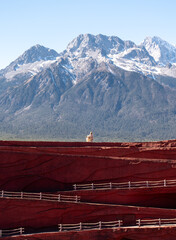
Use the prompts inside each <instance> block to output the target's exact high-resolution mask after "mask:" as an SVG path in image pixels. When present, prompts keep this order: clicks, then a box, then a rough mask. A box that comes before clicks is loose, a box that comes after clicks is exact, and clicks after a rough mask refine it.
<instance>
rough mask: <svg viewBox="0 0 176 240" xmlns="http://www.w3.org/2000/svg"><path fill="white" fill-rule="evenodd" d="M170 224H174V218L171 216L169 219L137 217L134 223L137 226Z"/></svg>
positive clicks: (175, 220) (175, 219) (175, 221)
mask: <svg viewBox="0 0 176 240" xmlns="http://www.w3.org/2000/svg"><path fill="white" fill-rule="evenodd" d="M168 224H169V225H170V224H176V218H171V219H161V218H159V219H138V220H136V225H137V226H139V227H140V226H146V225H157V226H161V225H168Z"/></svg>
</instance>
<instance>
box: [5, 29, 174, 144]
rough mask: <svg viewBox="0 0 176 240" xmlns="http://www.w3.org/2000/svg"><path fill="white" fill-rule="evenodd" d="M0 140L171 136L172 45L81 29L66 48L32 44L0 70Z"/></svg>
mask: <svg viewBox="0 0 176 240" xmlns="http://www.w3.org/2000/svg"><path fill="white" fill-rule="evenodd" d="M0 111H1V115H0V121H1V124H0V130H1V135H2V138H4V139H7V138H17V139H19V138H20V139H41V140H44V139H47V140H48V139H50V140H81V141H84V140H85V137H86V135H87V134H88V133H89V132H90V131H93V133H94V138H95V141H96V140H97V141H142V140H161V139H170V138H176V127H175V126H176V48H175V46H173V45H171V44H169V43H167V42H166V41H164V40H162V39H161V38H159V37H153V38H151V37H147V38H145V39H144V41H143V42H142V43H141V44H140V45H136V44H135V43H133V42H132V41H123V40H122V39H120V38H118V37H116V36H105V35H101V34H99V35H96V36H94V35H91V34H81V35H79V36H78V37H77V38H75V39H73V41H71V42H70V43H69V44H68V46H67V48H66V50H64V51H63V52H61V53H57V52H56V51H55V50H53V49H49V48H46V47H44V46H41V45H35V46H33V47H31V48H30V49H29V50H27V51H25V52H24V54H22V55H21V56H20V57H19V58H17V59H16V60H15V61H13V62H12V63H11V64H10V65H9V66H7V67H6V68H5V69H2V70H0Z"/></svg>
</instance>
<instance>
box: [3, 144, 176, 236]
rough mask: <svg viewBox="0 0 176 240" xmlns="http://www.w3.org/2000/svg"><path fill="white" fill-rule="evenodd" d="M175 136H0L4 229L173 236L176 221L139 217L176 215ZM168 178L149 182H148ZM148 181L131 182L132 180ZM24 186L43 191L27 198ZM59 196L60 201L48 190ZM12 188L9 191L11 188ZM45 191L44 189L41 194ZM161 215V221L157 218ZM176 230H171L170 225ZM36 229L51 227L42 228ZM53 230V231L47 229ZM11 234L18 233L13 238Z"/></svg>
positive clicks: (36, 234) (52, 234) (35, 190)
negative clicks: (83, 226)
mask: <svg viewBox="0 0 176 240" xmlns="http://www.w3.org/2000/svg"><path fill="white" fill-rule="evenodd" d="M175 148H176V141H175V140H171V141H163V142H162V141H161V142H153V143H152V142H143V143H140V142H138V143H137V142H136V143H120V142H119V143H85V142H84V143H83V142H15V141H14V142H10V141H1V142H0V158H1V161H0V169H1V174H0V190H5V191H14V194H15V192H17V191H18V192H19V193H20V194H21V195H20V198H19V197H17V196H14V194H13V196H8V195H5V194H4V193H3V192H2V191H0V196H1V197H0V229H13V228H18V227H24V228H25V233H35V234H33V235H26V236H20V238H19V237H18V236H17V237H13V239H14V238H15V239H23V238H24V237H25V238H24V239H31V240H32V239H34V238H37V239H56V240H57V239H60V240H72V239H90V238H91V237H92V239H95V240H99V239H101V240H106V239H119V240H122V239H141V234H144V233H145V237H144V238H143V239H147V238H149V237H150V238H151V239H157V238H158V239H159V238H162V239H166V240H167V239H168V236H170V235H169V234H171V235H172V236H175V235H176V231H175V225H170V228H168V226H167V225H166V226H165V225H161V228H160V230H159V229H158V226H157V225H154V226H150V227H148V226H147V225H145V224H144V226H142V227H141V228H139V227H136V223H137V220H138V219H145V220H152V219H173V218H175V216H176V210H175V209H176V204H175V202H176V201H175V200H176V186H175V185H174V184H172V185H169V184H168V183H167V181H166V182H164V180H175V164H176V157H175V156H176V154H175V151H176V149H175ZM153 180H155V181H161V182H162V183H163V184H162V185H160V186H158V185H156V186H155V185H153V186H152V187H151V186H150V181H153ZM128 181H130V182H131V184H130V188H129V187H127V188H125V189H110V188H109V189H99V190H96V189H93V190H73V184H88V183H94V184H97V183H110V182H113V183H122V182H128ZM139 181H148V182H147V184H149V186H147V187H146V186H144V187H140V188H139V187H138V188H133V182H139ZM23 191H25V192H38V193H40V192H41V195H40V194H39V195H38V196H41V197H40V198H38V199H36V198H35V199H25V195H24V194H23ZM46 192H47V193H50V194H57V196H58V198H56V200H55V201H51V199H48V200H46V199H44V198H42V194H44V193H45V194H46ZM6 194H8V193H6ZM59 194H61V195H65V196H76V195H77V196H80V199H81V201H80V202H68V201H65V202H64V201H60V200H59V199H60V198H59V196H60V195H59ZM43 196H44V195H43ZM116 220H122V221H123V222H122V227H121V228H114V229H103V230H99V231H97V230H93V231H92V230H88V231H84V230H83V231H73V232H71V233H70V232H60V233H51V231H58V224H76V223H80V222H82V223H95V222H100V221H102V222H109V221H116ZM158 221H159V220H158ZM169 229H170V231H169ZM38 232H45V233H42V234H38ZM46 232H50V233H46ZM7 239H9V240H10V239H12V238H10V237H7Z"/></svg>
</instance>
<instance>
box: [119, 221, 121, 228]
mask: <svg viewBox="0 0 176 240" xmlns="http://www.w3.org/2000/svg"><path fill="white" fill-rule="evenodd" d="M120 227H121V221H120V220H119V228H120Z"/></svg>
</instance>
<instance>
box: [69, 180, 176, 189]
mask: <svg viewBox="0 0 176 240" xmlns="http://www.w3.org/2000/svg"><path fill="white" fill-rule="evenodd" d="M158 187H176V180H166V179H164V180H160V181H140V182H131V181H129V182H124V183H112V182H110V183H88V184H74V185H73V189H74V190H94V189H135V188H158Z"/></svg>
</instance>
